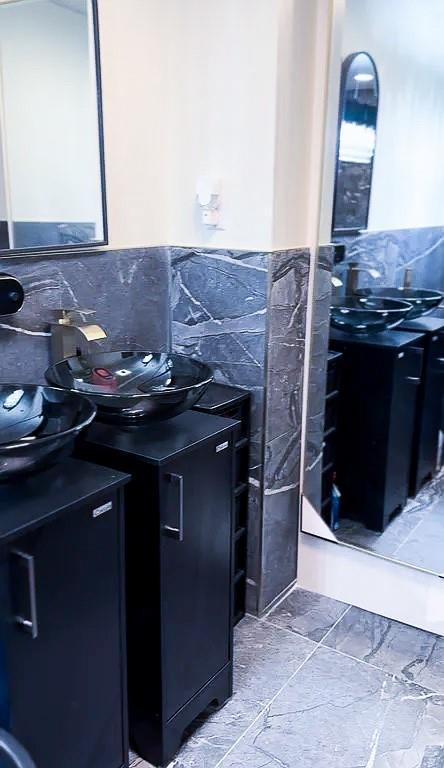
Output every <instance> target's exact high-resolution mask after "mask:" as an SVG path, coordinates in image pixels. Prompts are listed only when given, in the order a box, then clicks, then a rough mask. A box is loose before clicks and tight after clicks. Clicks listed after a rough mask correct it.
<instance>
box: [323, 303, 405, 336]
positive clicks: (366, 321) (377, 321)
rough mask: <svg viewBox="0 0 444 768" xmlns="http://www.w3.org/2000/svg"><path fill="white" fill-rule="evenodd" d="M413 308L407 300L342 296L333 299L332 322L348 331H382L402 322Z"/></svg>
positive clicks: (342, 329)
mask: <svg viewBox="0 0 444 768" xmlns="http://www.w3.org/2000/svg"><path fill="white" fill-rule="evenodd" d="M410 310H411V305H410V304H408V303H407V302H406V301H398V300H395V299H379V298H375V297H374V296H360V295H353V296H340V297H335V298H334V299H333V300H332V304H331V307H330V322H331V324H332V325H333V326H334V327H335V328H339V329H340V330H341V331H346V332H348V333H380V332H381V331H386V330H387V329H389V328H395V326H397V325H399V323H402V321H403V320H405V319H406V318H407V317H408V315H409V312H410Z"/></svg>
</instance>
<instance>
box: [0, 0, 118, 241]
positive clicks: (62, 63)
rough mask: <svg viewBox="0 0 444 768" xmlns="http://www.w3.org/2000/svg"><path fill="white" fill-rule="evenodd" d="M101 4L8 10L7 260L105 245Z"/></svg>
mask: <svg viewBox="0 0 444 768" xmlns="http://www.w3.org/2000/svg"><path fill="white" fill-rule="evenodd" d="M106 237H107V234H106V215H105V197H104V166H103V140H102V117H101V101H100V75H99V52H98V27H97V4H96V2H95V0H15V2H2V3H0V253H1V252H2V251H8V252H11V251H14V252H26V251H28V250H32V251H36V250H51V249H57V250H60V249H61V248H62V249H63V248H64V247H69V248H70V249H72V248H73V247H74V248H75V247H85V245H89V244H93V245H99V244H104V243H105V242H106Z"/></svg>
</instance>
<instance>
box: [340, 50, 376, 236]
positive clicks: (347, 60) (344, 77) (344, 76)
mask: <svg viewBox="0 0 444 768" xmlns="http://www.w3.org/2000/svg"><path fill="white" fill-rule="evenodd" d="M357 56H367V58H368V59H369V60H370V61H371V63H372V66H373V69H374V72H375V80H376V93H377V98H378V107H377V114H378V111H379V95H380V87H379V74H378V68H377V66H376V62H375V60H374V58H373V56H371V55H370V54H369V53H368V52H367V51H355V52H354V53H350V54H349V55H348V56H347V57H346V58H345V59H344V61H343V62H342V70H341V86H340V98H339V113H338V125H337V133H336V157H335V176H334V178H335V188H334V195H333V212H332V219H331V236H332V240H333V239H334V238H335V237H341V236H342V237H344V236H347V235H359V234H360V232H362V231H363V230H366V229H367V225H368V215H369V210H370V197H371V185H372V180H373V165H374V160H375V155H374V154H373V157H372V161H371V169H370V193H369V196H368V201H367V210H366V215H365V226H364V227H361V228H359V229H354V228H350V229H339V228H336V229H335V226H334V223H335V214H336V203H337V192H338V171H339V149H340V142H341V125H342V119H343V115H344V106H345V86H346V83H347V77H348V72H349V69H350V66H351V64H352V63H353V61H354V59H355V58H356V57H357ZM376 130H377V124H376Z"/></svg>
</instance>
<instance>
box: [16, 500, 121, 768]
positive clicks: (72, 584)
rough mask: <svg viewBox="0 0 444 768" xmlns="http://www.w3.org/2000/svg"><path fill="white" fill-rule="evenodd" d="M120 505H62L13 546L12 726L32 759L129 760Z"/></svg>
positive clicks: (59, 762) (72, 766)
mask: <svg viewBox="0 0 444 768" xmlns="http://www.w3.org/2000/svg"><path fill="white" fill-rule="evenodd" d="M116 505H117V497H113V498H111V497H109V498H105V499H103V501H102V502H100V506H99V508H98V510H97V507H85V508H83V509H81V510H79V511H74V512H71V513H68V514H67V515H66V516H64V517H63V518H60V520H56V521H54V522H53V523H51V524H49V525H47V526H45V527H42V528H40V529H39V530H38V531H36V532H35V533H33V534H29V535H27V536H26V537H23V538H21V539H19V540H18V541H17V543H16V545H15V546H14V547H13V549H12V550H11V551H10V553H9V561H10V582H11V592H12V594H11V615H10V617H9V626H10V629H9V630H8V633H7V646H8V647H7V668H8V675H9V706H10V729H11V731H12V733H13V734H14V735H15V736H16V737H17V738H18V739H19V741H21V742H22V743H23V744H24V745H25V747H26V748H27V749H28V751H29V752H30V754H31V755H32V757H33V759H34V760H35V763H36V765H37V766H38V768H60V766H63V768H120V767H121V766H123V765H125V764H126V755H125V737H124V734H125V731H124V727H123V723H124V722H125V715H124V712H123V706H122V704H123V689H124V679H125V678H124V676H123V674H122V673H123V670H122V652H123V648H122V642H123V641H122V637H123V636H122V633H121V599H122V595H121V577H120V573H121V570H120V569H121V566H122V563H121V531H120V517H119V511H118V509H117V506H116ZM20 622H21V623H20Z"/></svg>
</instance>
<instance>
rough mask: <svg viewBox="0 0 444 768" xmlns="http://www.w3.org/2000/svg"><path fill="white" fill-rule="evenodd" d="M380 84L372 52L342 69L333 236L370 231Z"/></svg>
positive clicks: (354, 58) (351, 58) (353, 56)
mask: <svg viewBox="0 0 444 768" xmlns="http://www.w3.org/2000/svg"><path fill="white" fill-rule="evenodd" d="M378 101H379V84H378V73H377V70H376V65H375V63H374V61H373V59H372V58H371V56H369V54H368V53H352V54H351V55H350V56H348V57H347V58H346V59H345V61H344V64H343V67H342V78H341V100H340V107H339V125H338V144H337V157H336V181H335V193H334V195H335V196H334V209H333V224H332V233H333V235H346V234H347V235H350V234H354V233H357V232H359V231H360V230H362V229H366V228H367V223H368V215H369V208H370V195H371V185H372V175H373V159H374V155H375V146H376V122H377V117H378Z"/></svg>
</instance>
